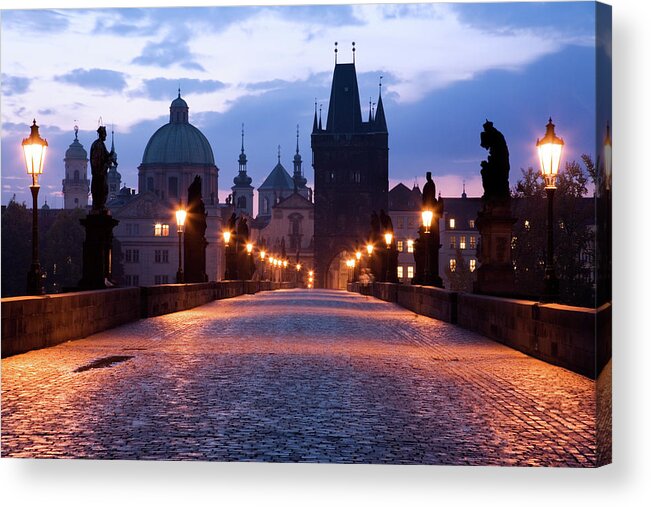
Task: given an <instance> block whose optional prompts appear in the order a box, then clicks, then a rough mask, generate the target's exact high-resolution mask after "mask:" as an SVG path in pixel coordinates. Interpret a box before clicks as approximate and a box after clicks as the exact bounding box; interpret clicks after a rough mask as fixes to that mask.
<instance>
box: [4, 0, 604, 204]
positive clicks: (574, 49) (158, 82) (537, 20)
mask: <svg viewBox="0 0 651 507" xmlns="http://www.w3.org/2000/svg"><path fill="white" fill-rule="evenodd" d="M594 9H595V6H594V4H593V3H592V2H563V3H531V4H525V3H515V4H513V3H511V4H451V3H435V4H394V5H391V4H384V5H371V4H364V5H331V6H278V7H273V6H258V7H194V8H133V9H56V10H35V11H25V10H3V11H2V12H1V20H0V23H1V25H0V27H1V32H0V44H1V50H0V51H1V54H0V62H1V68H0V70H1V73H2V99H1V103H0V105H1V118H2V146H1V148H2V153H1V163H2V166H1V170H2V203H3V204H6V203H7V202H8V201H9V200H10V199H11V197H12V195H13V194H16V197H17V200H18V201H26V202H28V203H29V202H30V198H29V188H28V185H29V180H28V178H27V175H26V174H25V169H24V162H23V159H22V155H21V149H20V142H21V140H22V138H23V137H27V136H28V135H29V125H30V124H31V121H32V119H33V118H36V121H37V123H38V124H39V125H40V132H41V136H42V137H45V138H47V140H48V143H49V152H48V158H47V160H46V167H45V174H44V175H43V177H42V178H41V184H42V189H41V195H40V196H39V201H40V203H42V202H43V197H42V196H43V195H45V196H46V197H47V199H48V203H49V204H50V206H51V207H61V206H62V198H61V179H62V178H63V176H64V169H63V160H62V159H63V157H64V153H65V150H66V149H67V147H68V146H69V144H70V143H71V142H72V140H73V138H74V134H73V128H74V125H75V122H76V124H77V125H78V126H79V129H80V133H79V139H80V141H81V143H82V144H83V145H84V146H85V148H86V149H87V150H89V148H90V144H91V143H92V142H93V141H94V139H95V138H96V133H95V130H96V129H97V125H98V119H99V117H100V116H101V117H102V118H103V121H104V123H105V124H106V125H107V126H108V130H109V131H110V129H111V125H113V126H114V129H115V143H116V151H117V152H118V160H119V167H118V169H119V171H120V172H121V174H122V181H123V183H126V184H127V185H128V186H130V187H134V188H135V187H136V186H137V167H138V165H139V164H140V162H141V159H142V154H143V151H144V148H145V145H146V143H147V141H148V139H149V137H150V136H151V135H152V134H153V133H154V132H155V131H156V129H158V127H160V126H161V125H163V124H164V123H167V121H168V119H169V105H170V102H171V101H172V100H173V99H174V98H175V97H176V94H177V88H178V86H179V85H180V87H181V94H182V96H183V98H184V99H185V100H186V101H187V102H188V105H189V107H190V122H191V123H192V124H193V125H195V126H196V127H198V128H199V129H201V131H202V132H203V133H204V134H205V135H206V137H207V138H208V140H209V141H210V143H211V146H212V148H213V152H214V155H215V162H216V164H217V166H218V167H219V169H220V172H219V189H220V192H219V194H220V200H221V201H222V202H223V200H224V198H225V196H226V195H228V193H229V192H230V187H231V185H232V179H233V177H234V176H235V175H236V173H237V157H238V155H239V151H240V128H241V124H242V123H244V125H245V149H246V153H247V157H248V159H249V165H248V169H249V175H250V176H251V177H252V178H253V185H254V186H256V187H257V186H259V185H260V184H261V183H262V181H263V180H264V178H265V177H266V175H267V174H268V173H269V172H270V170H271V169H272V168H273V167H274V165H275V164H276V156H277V146H278V145H281V147H282V148H281V161H282V163H283V165H284V166H285V168H286V169H287V170H288V171H289V172H291V170H292V169H291V167H292V164H291V158H292V156H293V153H294V151H295V146H296V137H295V136H296V125H297V124H298V125H299V126H300V134H301V137H300V149H301V154H302V155H303V160H304V166H303V167H304V172H305V175H306V177H307V178H308V181H309V182H310V183H309V184H310V185H312V181H313V178H314V173H313V170H312V167H311V165H310V160H311V152H310V132H311V127H312V116H313V114H314V100H315V98H316V100H317V101H318V103H319V104H322V105H323V117H324V121H325V117H326V115H327V105H328V97H329V93H330V84H331V78H332V70H333V67H334V54H333V48H334V42H335V41H338V43H339V62H342V63H343V62H349V61H352V53H351V51H350V47H351V42H352V41H355V43H356V47H357V53H356V68H357V73H358V81H359V86H360V96H361V97H362V111H363V114H364V116H365V117H366V116H367V115H368V107H369V105H368V102H369V99H372V101H373V102H375V101H376V100H377V95H378V81H379V77H380V76H384V77H383V80H382V83H383V86H382V90H383V100H384V106H385V112H386V117H387V123H388V129H389V149H390V156H389V175H390V179H391V181H390V187H392V186H393V185H394V184H395V183H397V182H398V181H403V182H404V183H405V184H407V185H409V186H411V185H412V184H413V182H414V181H416V180H417V181H418V182H419V183H420V185H421V187H422V184H423V181H424V174H425V172H426V171H432V173H433V175H434V180H435V182H436V183H437V186H438V188H439V189H440V190H441V191H442V193H443V195H444V196H458V195H460V194H461V185H462V181H463V180H466V189H467V193H468V194H469V195H481V193H482V188H481V177H480V175H479V170H480V165H479V164H480V162H481V160H483V159H484V158H485V157H486V155H487V152H486V151H485V150H484V149H482V148H481V147H480V146H479V134H480V132H481V130H482V124H483V123H484V121H485V119H486V118H488V119H490V120H491V121H493V122H494V124H495V127H496V128H498V129H499V130H501V131H502V133H503V134H504V135H505V137H506V140H507V143H508V145H509V149H510V154H511V182H512V183H514V182H515V181H516V180H517V179H518V178H519V176H520V168H521V167H528V166H534V167H538V165H537V158H536V153H535V141H536V138H538V137H542V136H543V135H544V133H545V124H546V122H547V118H548V117H549V116H550V115H551V116H552V118H553V120H554V123H555V124H556V126H557V127H556V131H557V134H558V135H559V136H561V137H563V138H564V139H565V142H566V150H565V155H564V159H565V160H570V159H578V158H579V156H580V155H581V153H589V154H592V155H594V152H595V147H594V145H595V140H594V138H595V135H594V132H595V121H596V119H595V58H596V54H597V53H599V52H602V53H603V54H605V55H606V56H607V57H609V56H610V47H601V45H600V44H598V41H597V40H596V39H595V34H594V23H595V11H594ZM108 143H110V137H109V140H108ZM109 146H110V145H109ZM89 173H90V171H89Z"/></svg>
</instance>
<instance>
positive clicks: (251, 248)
mask: <svg viewBox="0 0 651 507" xmlns="http://www.w3.org/2000/svg"><path fill="white" fill-rule="evenodd" d="M251 252H253V243H247V244H246V253H248V254H250V253H251Z"/></svg>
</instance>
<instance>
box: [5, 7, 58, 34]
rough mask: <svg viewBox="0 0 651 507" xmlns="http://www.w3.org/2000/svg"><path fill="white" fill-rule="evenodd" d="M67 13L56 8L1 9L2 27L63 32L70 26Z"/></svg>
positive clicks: (39, 31) (30, 30)
mask: <svg viewBox="0 0 651 507" xmlns="http://www.w3.org/2000/svg"><path fill="white" fill-rule="evenodd" d="M68 17H69V16H68V14H64V13H62V12H59V11H56V10H40V11H34V10H3V11H2V25H3V29H15V30H20V31H22V32H36V33H38V34H43V33H54V32H64V31H66V30H67V29H68V28H69V26H70V21H69V19H68Z"/></svg>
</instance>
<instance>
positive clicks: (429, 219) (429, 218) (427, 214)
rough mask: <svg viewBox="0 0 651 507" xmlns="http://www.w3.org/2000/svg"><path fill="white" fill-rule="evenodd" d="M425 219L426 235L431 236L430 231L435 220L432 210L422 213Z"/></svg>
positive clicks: (425, 210)
mask: <svg viewBox="0 0 651 507" xmlns="http://www.w3.org/2000/svg"><path fill="white" fill-rule="evenodd" d="M421 216H422V218H423V226H424V227H425V234H429V229H430V227H431V226H432V219H433V218H434V212H433V211H432V210H431V209H424V210H423V212H422V213H421Z"/></svg>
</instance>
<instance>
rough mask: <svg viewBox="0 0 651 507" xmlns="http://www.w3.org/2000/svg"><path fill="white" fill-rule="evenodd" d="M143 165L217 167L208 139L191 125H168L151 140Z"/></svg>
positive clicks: (159, 130)
mask: <svg viewBox="0 0 651 507" xmlns="http://www.w3.org/2000/svg"><path fill="white" fill-rule="evenodd" d="M181 100H182V99H181ZM142 163H143V164H183V165H193V164H201V165H215V158H214V156H213V153H212V148H211V147H210V143H209V142H208V139H206V136H204V135H203V134H202V133H201V131H200V130H199V129H198V128H197V127H195V126H194V125H190V124H189V123H168V124H167V125H163V126H162V127H161V128H159V129H158V130H157V131H156V132H155V133H154V135H153V136H151V139H149V142H148V143H147V147H146V148H145V153H144V154H143V156H142Z"/></svg>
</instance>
